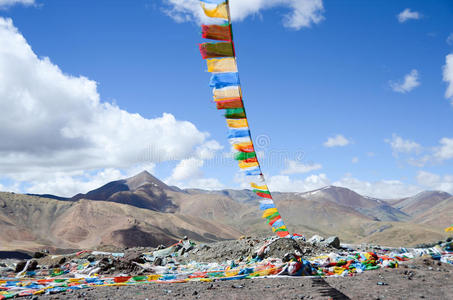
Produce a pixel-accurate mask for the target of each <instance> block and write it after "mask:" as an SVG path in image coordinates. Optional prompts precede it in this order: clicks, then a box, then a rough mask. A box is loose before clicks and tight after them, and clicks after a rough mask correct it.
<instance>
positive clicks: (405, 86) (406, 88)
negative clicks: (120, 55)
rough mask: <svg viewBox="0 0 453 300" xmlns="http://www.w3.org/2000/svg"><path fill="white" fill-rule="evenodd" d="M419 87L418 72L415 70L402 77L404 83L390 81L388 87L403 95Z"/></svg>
mask: <svg viewBox="0 0 453 300" xmlns="http://www.w3.org/2000/svg"><path fill="white" fill-rule="evenodd" d="M419 85H420V82H419V81H418V71H417V70H415V69H413V70H412V71H411V72H410V73H409V74H406V76H404V81H403V82H402V83H401V82H392V81H390V87H391V88H392V90H393V91H395V92H398V93H403V94H405V93H407V92H410V91H412V90H413V89H414V88H416V87H417V86H419Z"/></svg>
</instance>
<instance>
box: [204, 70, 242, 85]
mask: <svg viewBox="0 0 453 300" xmlns="http://www.w3.org/2000/svg"><path fill="white" fill-rule="evenodd" d="M238 84H239V74H238V73H214V74H212V76H211V80H210V81H209V86H210V87H213V88H217V89H218V88H223V87H227V86H233V85H238Z"/></svg>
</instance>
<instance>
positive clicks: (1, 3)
mask: <svg viewBox="0 0 453 300" xmlns="http://www.w3.org/2000/svg"><path fill="white" fill-rule="evenodd" d="M15 4H22V5H32V4H35V0H0V9H1V8H5V7H10V6H12V5H15Z"/></svg>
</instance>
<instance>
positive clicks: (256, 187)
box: [250, 182, 269, 191]
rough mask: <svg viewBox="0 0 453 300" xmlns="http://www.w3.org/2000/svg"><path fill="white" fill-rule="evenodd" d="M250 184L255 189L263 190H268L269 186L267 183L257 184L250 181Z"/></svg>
mask: <svg viewBox="0 0 453 300" xmlns="http://www.w3.org/2000/svg"><path fill="white" fill-rule="evenodd" d="M250 186H251V187H252V188H254V189H257V190H262V191H268V190H269V189H268V187H267V185H257V184H256V183H253V182H252V183H250Z"/></svg>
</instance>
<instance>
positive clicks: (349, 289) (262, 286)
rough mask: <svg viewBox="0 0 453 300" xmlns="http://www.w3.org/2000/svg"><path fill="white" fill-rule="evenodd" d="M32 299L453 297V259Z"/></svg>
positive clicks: (106, 289) (91, 290)
mask: <svg viewBox="0 0 453 300" xmlns="http://www.w3.org/2000/svg"><path fill="white" fill-rule="evenodd" d="M34 297H35V298H33V299H140V300H144V299H149V300H151V299H233V300H234V299H238V300H239V299H241V300H242V299H254V300H255V299H453V265H449V264H443V263H440V262H438V261H434V260H432V259H430V258H418V259H414V260H412V261H407V262H404V263H402V264H401V265H400V267H399V268H397V269H379V270H375V271H366V272H364V273H362V274H359V275H357V276H353V277H328V278H320V277H316V278H314V277H285V278H257V279H249V280H238V281H219V282H188V283H168V284H155V283H150V284H144V285H134V286H121V287H98V288H89V289H83V290H79V291H73V292H66V293H61V294H56V295H44V296H39V297H37V296H34Z"/></svg>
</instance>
